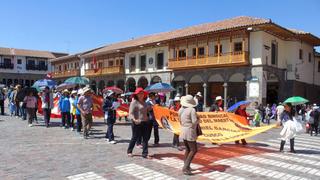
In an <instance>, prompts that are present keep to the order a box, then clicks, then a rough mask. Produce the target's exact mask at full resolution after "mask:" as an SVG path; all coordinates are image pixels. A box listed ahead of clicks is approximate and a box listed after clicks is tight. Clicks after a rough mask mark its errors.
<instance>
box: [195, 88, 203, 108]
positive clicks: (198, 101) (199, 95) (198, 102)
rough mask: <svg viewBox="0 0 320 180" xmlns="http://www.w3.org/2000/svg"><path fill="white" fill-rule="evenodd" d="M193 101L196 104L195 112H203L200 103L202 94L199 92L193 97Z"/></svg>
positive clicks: (201, 103)
mask: <svg viewBox="0 0 320 180" xmlns="http://www.w3.org/2000/svg"><path fill="white" fill-rule="evenodd" d="M194 100H195V101H196V103H197V107H196V110H197V112H203V102H202V94H201V92H198V93H197V94H196V95H195V96H194Z"/></svg>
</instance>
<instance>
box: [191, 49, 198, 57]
mask: <svg viewBox="0 0 320 180" xmlns="http://www.w3.org/2000/svg"><path fill="white" fill-rule="evenodd" d="M192 56H193V57H196V56H197V48H193V49H192Z"/></svg>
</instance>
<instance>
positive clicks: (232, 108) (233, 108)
mask: <svg viewBox="0 0 320 180" xmlns="http://www.w3.org/2000/svg"><path fill="white" fill-rule="evenodd" d="M250 103H251V102H250V101H239V102H237V103H235V104H234V105H232V106H231V107H229V109H228V110H227V112H231V111H234V110H235V109H237V108H238V107H239V106H241V105H244V104H246V105H248V104H250Z"/></svg>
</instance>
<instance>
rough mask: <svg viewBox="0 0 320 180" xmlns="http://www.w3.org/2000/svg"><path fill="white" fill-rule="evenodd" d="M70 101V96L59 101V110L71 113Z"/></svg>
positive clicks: (62, 97)
mask: <svg viewBox="0 0 320 180" xmlns="http://www.w3.org/2000/svg"><path fill="white" fill-rule="evenodd" d="M70 107H71V106H70V101H69V97H68V96H61V97H60V100H59V109H60V111H61V112H70Z"/></svg>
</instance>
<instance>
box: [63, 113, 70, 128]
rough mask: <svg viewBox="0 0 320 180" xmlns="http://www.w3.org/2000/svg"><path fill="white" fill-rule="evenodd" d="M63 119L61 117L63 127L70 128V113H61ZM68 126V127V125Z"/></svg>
mask: <svg viewBox="0 0 320 180" xmlns="http://www.w3.org/2000/svg"><path fill="white" fill-rule="evenodd" d="M61 115H62V117H61V120H62V122H61V123H62V126H64V127H67V128H68V127H69V126H70V119H71V117H70V112H62V113H61ZM66 124H67V125H66Z"/></svg>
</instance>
